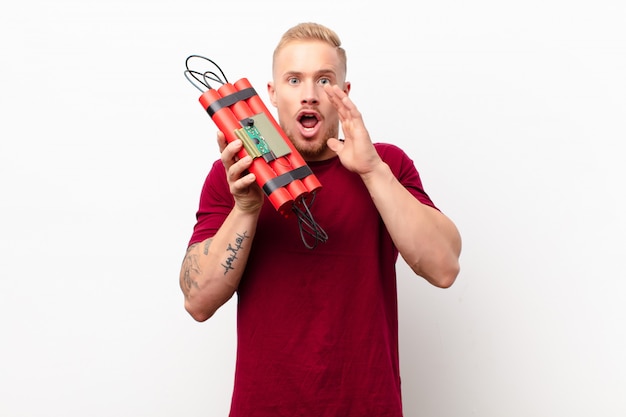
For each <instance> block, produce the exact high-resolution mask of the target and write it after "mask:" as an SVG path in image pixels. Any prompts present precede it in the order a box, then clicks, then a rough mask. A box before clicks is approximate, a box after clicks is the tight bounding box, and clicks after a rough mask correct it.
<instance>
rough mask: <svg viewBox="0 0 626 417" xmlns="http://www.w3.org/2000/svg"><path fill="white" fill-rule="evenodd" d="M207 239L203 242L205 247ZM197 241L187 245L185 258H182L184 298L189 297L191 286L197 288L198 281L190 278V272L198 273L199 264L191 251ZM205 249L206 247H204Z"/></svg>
mask: <svg viewBox="0 0 626 417" xmlns="http://www.w3.org/2000/svg"><path fill="white" fill-rule="evenodd" d="M209 244H210V243H209V241H207V242H206V243H205V247H207V246H208V245H209ZM197 245H198V244H197V243H194V244H193V245H191V246H189V248H187V254H186V255H185V259H183V282H182V284H183V293H184V294H185V298H186V297H189V292H190V291H191V289H192V288H198V281H196V280H195V279H194V278H192V276H191V275H192V273H193V274H194V275H199V274H200V272H201V270H200V265H199V264H198V255H196V254H195V253H192V250H193V249H194V248H195V247H196V246H197ZM205 250H206V249H205Z"/></svg>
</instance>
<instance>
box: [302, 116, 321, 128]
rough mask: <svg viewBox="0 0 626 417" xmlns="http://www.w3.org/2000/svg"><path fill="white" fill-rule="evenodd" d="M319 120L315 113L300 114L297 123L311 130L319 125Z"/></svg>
mask: <svg viewBox="0 0 626 417" xmlns="http://www.w3.org/2000/svg"><path fill="white" fill-rule="evenodd" d="M319 121H320V119H319V117H318V115H317V114H316V113H309V112H302V113H301V114H300V116H299V117H298V122H299V123H300V124H301V125H302V127H304V128H305V129H313V128H314V127H315V126H317V124H318V123H319Z"/></svg>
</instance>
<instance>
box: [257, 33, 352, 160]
mask: <svg viewBox="0 0 626 417" xmlns="http://www.w3.org/2000/svg"><path fill="white" fill-rule="evenodd" d="M273 78H274V80H273V82H270V83H268V93H269V96H270V100H271V102H272V104H273V105H274V106H275V107H276V108H277V110H278V120H279V122H280V126H281V127H282V128H283V130H284V131H285V133H286V134H287V136H289V138H290V139H291V141H292V142H293V144H294V146H295V147H296V149H297V150H298V151H299V152H300V153H301V154H302V156H303V157H304V159H305V160H307V161H321V160H324V159H328V158H331V157H332V156H334V152H333V151H332V150H330V149H329V148H328V147H327V145H326V140H327V139H328V138H337V135H338V132H339V118H338V115H337V111H336V110H335V108H334V107H333V105H332V104H331V102H330V101H329V100H328V97H327V96H326V93H325V92H324V88H323V87H324V84H331V85H332V84H338V85H339V86H340V87H342V88H343V89H344V91H345V92H346V93H348V91H349V89H350V84H349V83H346V82H345V71H344V69H343V66H342V63H341V61H340V59H339V55H338V54H337V50H336V49H335V48H334V47H332V46H330V45H328V44H326V43H323V42H320V41H301V42H300V41H298V42H292V43H289V44H287V45H286V46H284V47H283V49H282V50H281V51H280V52H279V53H278V55H276V57H275V60H274V74H273Z"/></svg>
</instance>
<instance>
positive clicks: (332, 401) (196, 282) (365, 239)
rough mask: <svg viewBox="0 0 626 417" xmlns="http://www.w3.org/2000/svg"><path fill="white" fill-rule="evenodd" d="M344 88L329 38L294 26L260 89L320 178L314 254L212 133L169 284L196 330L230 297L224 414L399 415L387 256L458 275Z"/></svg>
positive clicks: (432, 211)
mask: <svg viewBox="0 0 626 417" xmlns="http://www.w3.org/2000/svg"><path fill="white" fill-rule="evenodd" d="M350 87H351V86H350V83H349V82H347V81H346V54H345V51H344V50H343V48H341V43H340V40H339V38H338V37H337V35H336V34H335V33H334V32H333V31H332V30H330V29H328V28H326V27H324V26H322V25H318V24H314V23H304V24H300V25H297V26H295V27H293V28H291V29H290V30H288V31H287V32H286V33H285V34H284V35H283V37H282V38H281V40H280V42H279V44H278V46H277V48H276V50H275V52H274V58H273V81H272V82H270V83H268V92H269V96H270V100H271V103H272V105H274V106H275V107H276V108H277V111H278V119H279V122H280V125H281V127H282V128H283V130H284V131H285V133H286V134H287V135H288V136H289V138H290V140H291V141H292V142H293V144H294V145H295V147H296V148H297V149H298V151H299V152H300V153H301V155H302V156H303V157H304V159H305V160H306V161H307V164H308V165H309V167H310V168H311V169H312V170H313V172H314V174H315V175H316V177H317V178H318V179H319V181H320V182H321V183H322V189H321V190H320V191H319V192H318V193H317V196H316V197H315V201H314V203H313V205H312V207H311V211H312V214H313V216H314V218H315V220H316V221H317V223H319V224H320V226H321V227H322V228H323V229H324V230H325V232H326V233H327V235H328V240H327V241H326V242H325V243H320V244H318V245H317V247H316V248H315V249H313V250H311V249H308V248H306V247H305V245H303V242H302V241H301V240H300V239H301V236H300V233H299V231H298V226H297V224H296V222H295V221H294V219H286V218H284V217H283V216H282V215H280V214H279V213H277V211H276V210H275V209H274V207H273V206H272V205H271V204H270V203H269V201H267V199H266V198H264V194H263V192H262V190H261V189H260V188H259V187H258V186H257V185H256V183H255V176H254V174H252V173H249V172H248V171H247V169H248V168H249V167H250V166H251V162H252V160H251V158H250V157H244V158H241V159H239V158H237V157H236V154H237V152H238V151H239V150H240V149H241V148H242V144H241V142H240V141H234V142H232V143H229V144H227V143H226V141H225V139H224V135H223V134H222V133H221V132H219V133H218V143H219V148H220V151H221V159H220V160H218V161H216V162H215V163H214V165H213V167H212V169H211V171H210V173H209V175H208V177H207V179H206V182H205V185H204V187H203V190H202V194H201V198H200V207H199V210H198V212H197V223H196V225H195V228H194V232H193V235H192V237H191V239H190V242H189V245H190V246H189V248H188V250H187V253H186V255H185V258H184V261H183V265H182V268H181V273H180V285H181V289H182V291H183V293H184V295H185V308H186V309H187V311H188V312H189V313H190V314H191V316H192V317H193V318H194V319H196V320H198V321H204V320H207V319H208V318H209V317H211V316H212V315H213V314H214V313H215V311H216V310H217V309H218V308H219V307H220V306H222V305H223V304H224V303H225V302H226V301H228V300H229V299H230V298H231V297H232V296H233V294H235V293H237V296H238V304H237V335H238V336H237V337H238V339H237V340H238V347H237V364H236V372H235V386H234V390H233V397H232V406H231V414H230V415H231V417H243V416H245V417H253V416H259V417H277V416H289V417H293V416H311V417H350V416H354V417H357V416H358V417H368V416H371V417H400V416H402V401H401V389H400V375H399V359H398V313H397V293H396V273H395V264H396V261H397V256H398V253H400V255H401V256H402V257H403V258H404V260H405V261H406V262H407V264H408V265H409V266H410V267H411V268H412V270H413V271H414V272H415V273H416V274H417V275H419V276H421V277H423V278H425V279H426V280H427V281H428V282H430V283H431V284H433V285H435V286H438V287H442V288H446V287H449V286H450V285H452V283H453V282H454V281H455V279H456V277H457V274H458V272H459V263H458V260H459V256H460V251H461V238H460V236H459V233H458V231H457V229H456V227H455V225H454V224H453V222H452V221H451V220H450V219H448V218H447V217H446V216H445V215H444V214H443V213H442V212H441V211H439V210H438V209H437V208H436V207H435V205H434V204H433V202H432V201H431V200H430V198H429V197H428V195H427V194H426V192H425V191H424V189H423V187H422V184H421V180H420V177H419V174H418V172H417V170H416V168H415V167H414V165H413V163H412V161H411V160H410V159H409V157H408V156H407V155H406V154H405V153H404V152H403V151H402V150H400V149H399V148H398V147H396V146H394V145H390V144H383V143H377V144H374V143H373V142H372V141H371V139H370V137H369V134H368V131H367V129H366V127H365V125H364V123H363V120H362V118H361V114H360V113H359V111H358V110H357V108H356V107H355V105H354V104H353V103H352V101H351V100H350V99H349V97H348V93H349V92H350ZM340 123H341V126H342V131H343V134H344V138H343V139H342V140H339V139H338V138H339V125H340Z"/></svg>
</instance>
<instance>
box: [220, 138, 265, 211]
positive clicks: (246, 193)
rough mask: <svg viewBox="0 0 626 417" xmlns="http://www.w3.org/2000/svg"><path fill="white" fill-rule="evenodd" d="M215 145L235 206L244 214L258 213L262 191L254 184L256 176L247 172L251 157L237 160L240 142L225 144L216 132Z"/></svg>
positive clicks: (241, 146)
mask: <svg viewBox="0 0 626 417" xmlns="http://www.w3.org/2000/svg"><path fill="white" fill-rule="evenodd" d="M217 143H218V145H219V148H220V153H221V160H222V164H224V168H225V169H226V179H227V181H228V185H229V187H230V192H231V194H232V195H233V198H234V199H235V205H236V206H237V207H238V208H239V209H240V210H242V211H244V212H254V211H259V210H260V209H261V206H262V205H263V199H264V196H263V190H261V187H259V186H258V184H257V183H256V176H255V175H254V174H253V173H251V172H248V171H247V170H248V168H250V166H251V165H252V157H250V156H249V155H246V156H245V157H243V158H241V159H239V157H238V156H237V153H239V151H241V149H242V148H243V144H242V142H241V141H240V140H235V141H233V142H231V143H227V142H226V137H225V136H224V133H222V132H221V131H218V132H217Z"/></svg>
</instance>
